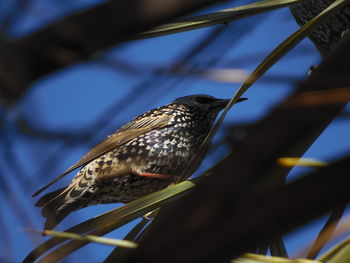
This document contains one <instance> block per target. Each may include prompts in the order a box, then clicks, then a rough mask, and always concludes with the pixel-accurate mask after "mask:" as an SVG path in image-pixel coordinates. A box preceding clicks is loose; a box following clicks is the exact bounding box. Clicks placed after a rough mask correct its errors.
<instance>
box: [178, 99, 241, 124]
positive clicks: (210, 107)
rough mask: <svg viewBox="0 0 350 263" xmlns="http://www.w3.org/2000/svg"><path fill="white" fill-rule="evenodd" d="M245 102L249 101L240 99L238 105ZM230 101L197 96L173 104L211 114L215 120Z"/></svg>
mask: <svg viewBox="0 0 350 263" xmlns="http://www.w3.org/2000/svg"><path fill="white" fill-rule="evenodd" d="M244 100H247V98H240V99H239V100H238V101H237V103H238V102H241V101H244ZM229 101H230V100H228V99H217V98H215V97H212V96H209V95H205V94H197V95H190V96H185V97H180V98H177V99H176V100H174V101H173V102H172V103H179V104H184V105H187V106H190V107H193V108H195V109H199V110H201V111H204V112H207V113H208V114H211V116H212V117H213V118H214V119H215V118H216V116H217V114H218V113H219V111H221V110H222V109H223V108H225V107H226V105H227V103H228V102H229Z"/></svg>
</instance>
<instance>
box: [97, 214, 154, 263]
mask: <svg viewBox="0 0 350 263" xmlns="http://www.w3.org/2000/svg"><path fill="white" fill-rule="evenodd" d="M147 223H148V220H147V219H145V218H143V219H142V220H141V221H140V222H139V223H138V224H137V225H136V226H135V227H134V228H133V229H132V230H131V231H130V232H129V233H128V234H127V235H126V237H125V239H126V240H133V241H136V240H135V239H136V237H137V236H138V235H139V234H140V232H141V231H142V230H143V229H144V227H145V226H146V224H147ZM136 243H137V242H136ZM126 251H127V250H125V249H124V248H123V247H116V248H115V249H113V251H112V252H111V253H110V254H109V255H108V257H107V258H106V259H105V260H104V261H103V263H113V262H121V261H122V258H123V257H124V255H125V252H126Z"/></svg>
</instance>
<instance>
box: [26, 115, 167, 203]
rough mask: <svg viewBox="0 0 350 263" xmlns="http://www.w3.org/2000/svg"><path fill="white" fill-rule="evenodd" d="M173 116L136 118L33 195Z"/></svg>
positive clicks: (154, 128) (157, 126)
mask: <svg viewBox="0 0 350 263" xmlns="http://www.w3.org/2000/svg"><path fill="white" fill-rule="evenodd" d="M172 118H173V117H172V116H171V115H167V114H162V115H160V116H154V117H152V116H149V117H148V118H136V119H135V120H133V121H131V122H130V123H128V124H126V125H125V126H123V127H122V128H121V129H120V130H119V131H117V132H116V133H114V134H112V135H111V136H109V137H108V138H106V139H105V140H104V141H102V142H101V143H100V144H98V145H96V146H95V147H94V148H92V149H91V150H90V151H89V152H88V153H87V154H85V155H84V156H83V158H81V159H80V160H79V161H77V162H76V163H75V164H74V165H73V166H71V167H70V168H68V169H67V170H66V171H65V172H63V173H62V174H61V175H59V176H58V177H56V178H55V179H54V180H52V181H51V182H50V183H48V184H47V185H45V186H44V187H42V188H40V189H39V190H38V191H36V192H35V193H34V194H33V195H32V196H33V197H35V196H37V195H38V194H40V193H41V192H42V191H44V190H46V189H47V188H48V187H50V186H51V185H52V184H54V183H55V182H57V181H58V180H60V179H61V178H63V177H64V176H65V175H66V174H68V173H70V172H71V171H73V170H75V169H77V168H78V167H80V166H83V165H85V164H87V163H89V162H91V161H92V160H94V159H96V158H98V157H99V156H101V155H103V154H105V153H107V152H109V151H111V150H113V149H115V148H117V147H118V146H120V145H123V144H125V143H127V142H128V141H131V140H132V139H134V138H136V137H138V136H140V135H142V134H145V133H147V132H150V131H152V130H157V129H161V128H163V127H165V126H167V125H169V123H170V121H171V120H172Z"/></svg>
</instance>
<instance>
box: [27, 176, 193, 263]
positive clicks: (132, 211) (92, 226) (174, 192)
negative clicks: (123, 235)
mask: <svg viewBox="0 0 350 263" xmlns="http://www.w3.org/2000/svg"><path fill="white" fill-rule="evenodd" d="M195 181H196V180H191V181H190V180H189V181H184V182H182V183H180V184H176V185H172V186H169V187H167V188H165V189H162V190H160V191H158V192H155V193H152V194H150V195H147V196H144V197H142V198H140V199H138V200H135V201H133V202H130V203H128V204H126V205H124V206H122V207H119V208H117V209H114V210H112V211H109V212H107V213H105V214H102V215H99V216H97V217H95V218H92V219H89V220H87V221H85V222H83V223H80V224H78V225H76V226H74V227H71V228H69V229H67V230H65V232H72V233H75V234H87V233H89V234H91V235H96V236H101V235H104V234H106V233H108V232H110V231H112V230H114V229H116V228H118V227H120V226H123V225H125V224H127V223H129V222H131V221H132V220H134V219H136V218H138V217H140V216H143V215H144V214H146V213H147V212H150V211H152V210H154V209H156V208H158V207H160V206H161V205H164V204H165V203H167V202H169V201H171V200H173V199H175V198H176V197H177V196H178V195H180V194H183V193H185V192H186V191H188V190H189V189H191V188H192V187H194V186H195V183H194V182H195ZM65 240H67V239H65V238H57V237H54V238H51V239H49V240H48V241H46V242H44V243H43V244H41V245H40V246H38V247H37V248H35V249H34V250H33V251H32V252H31V253H30V254H29V255H28V256H27V257H26V258H25V259H24V261H23V262H24V263H28V262H34V261H35V260H36V259H38V258H39V257H41V256H42V255H43V254H44V253H46V252H47V251H48V250H49V249H51V248H53V247H55V246H57V245H59V244H61V243H62V242H64V241H65ZM87 243H88V242H87V241H70V242H68V243H67V244H66V245H63V246H62V247H61V250H60V248H59V249H57V250H58V252H56V250H54V251H53V252H52V253H50V254H49V255H48V256H46V257H45V258H44V259H43V261H40V262H47V261H46V260H48V258H49V260H51V261H49V262H52V261H54V258H56V257H58V259H56V261H57V260H59V259H60V258H62V257H64V256H66V255H67V254H66V253H65V252H62V251H68V250H69V251H70V252H72V251H74V250H76V249H77V248H79V247H81V246H84V245H86V244H87ZM68 248H69V249H68ZM72 249H73V250H72ZM51 254H53V257H51ZM68 254H69V253H68Z"/></svg>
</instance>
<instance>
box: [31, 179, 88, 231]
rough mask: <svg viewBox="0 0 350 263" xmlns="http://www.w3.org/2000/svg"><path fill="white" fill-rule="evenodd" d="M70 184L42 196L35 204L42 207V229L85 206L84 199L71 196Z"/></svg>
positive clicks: (50, 227)
mask: <svg viewBox="0 0 350 263" xmlns="http://www.w3.org/2000/svg"><path fill="white" fill-rule="evenodd" d="M71 190H72V187H71V186H68V187H64V188H61V189H58V190H56V191H54V192H51V193H48V194H46V195H44V196H42V197H41V198H40V199H39V200H38V201H37V202H36V204H35V206H38V207H43V208H42V210H41V214H42V215H43V216H44V217H45V218H46V222H45V225H44V229H53V228H54V227H55V226H56V225H57V224H58V223H59V222H61V221H62V220H63V219H64V218H65V217H66V216H67V215H69V214H70V213H71V212H73V211H75V210H78V209H80V208H82V207H84V206H85V204H86V199H84V198H72V197H71V196H70V192H71Z"/></svg>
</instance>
